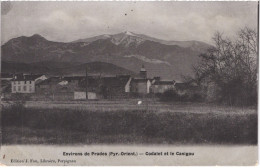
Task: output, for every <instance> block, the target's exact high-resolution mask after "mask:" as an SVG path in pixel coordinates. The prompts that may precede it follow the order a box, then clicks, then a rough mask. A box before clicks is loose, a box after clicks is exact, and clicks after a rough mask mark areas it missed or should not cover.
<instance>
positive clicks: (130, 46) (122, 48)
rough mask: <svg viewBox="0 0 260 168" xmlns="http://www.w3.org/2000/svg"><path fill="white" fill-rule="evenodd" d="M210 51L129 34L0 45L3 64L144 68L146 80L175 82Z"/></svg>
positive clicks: (195, 44) (36, 39)
mask: <svg viewBox="0 0 260 168" xmlns="http://www.w3.org/2000/svg"><path fill="white" fill-rule="evenodd" d="M209 47H211V46H210V45H208V44H206V43H203V42H199V41H184V42H180V41H164V40H159V39H156V38H152V37H149V36H146V35H142V34H136V33H133V32H129V31H127V32H122V33H118V34H113V35H108V34H106V35H100V36H95V37H91V38H85V39H80V40H77V41H74V42H69V43H63V42H53V41H49V40H47V39H45V38H44V37H42V36H41V35H39V34H35V35H33V36H30V37H25V36H21V37H17V38H14V39H11V40H9V41H8V42H7V43H5V44H4V45H2V61H5V62H16V63H26V64H32V63H39V62H55V63H62V64H60V65H59V66H61V65H65V64H64V63H72V64H74V63H79V62H80V63H81V64H83V63H88V62H103V63H104V62H106V63H110V64H113V65H116V66H118V67H123V68H124V69H126V70H129V71H132V72H135V73H138V71H139V69H140V67H141V65H142V64H144V65H145V67H146V69H147V70H148V76H149V77H153V76H161V77H162V78H165V79H175V80H177V79H181V76H182V75H185V76H187V75H189V76H191V75H193V70H192V67H193V65H196V64H197V63H198V62H199V61H200V58H199V55H200V54H201V53H203V52H205V51H206V50H207V49H208V48H209ZM17 66H18V65H17ZM75 68H77V67H75ZM32 70H33V69H32ZM110 70H111V69H110ZM71 72H72V71H71Z"/></svg>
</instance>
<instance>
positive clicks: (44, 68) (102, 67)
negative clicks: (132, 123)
mask: <svg viewBox="0 0 260 168" xmlns="http://www.w3.org/2000/svg"><path fill="white" fill-rule="evenodd" d="M1 67H2V69H1V72H3V73H18V72H20V73H21V72H22V73H35V74H46V75H55V76H56V75H85V74H86V67H87V71H88V74H90V75H103V76H107V75H120V74H128V75H135V73H134V72H132V71H129V70H127V69H124V68H121V67H118V66H115V65H113V64H110V63H105V62H90V63H84V64H80V63H62V62H61V63H60V62H38V63H15V62H5V61H3V62H2V65H1Z"/></svg>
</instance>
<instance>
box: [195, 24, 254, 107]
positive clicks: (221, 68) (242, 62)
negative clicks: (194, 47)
mask: <svg viewBox="0 0 260 168" xmlns="http://www.w3.org/2000/svg"><path fill="white" fill-rule="evenodd" d="M213 40H214V42H215V46H214V47H212V48H210V49H208V51H207V52H206V53H204V54H201V55H200V57H201V63H200V64H199V65H198V66H196V67H195V68H194V71H195V78H194V80H195V81H197V82H198V83H199V84H200V85H201V86H203V85H204V86H207V85H208V83H214V84H215V85H216V87H217V88H218V89H217V92H216V95H215V96H216V97H218V101H219V102H222V103H226V104H229V105H238V104H240V105H251V104H255V103H256V102H257V56H258V47H257V45H258V43H257V33H256V31H255V30H252V29H249V28H244V29H241V30H240V31H239V33H238V36H237V37H236V39H234V40H230V39H229V38H224V37H223V34H221V33H219V32H217V33H215V35H214V37H213Z"/></svg>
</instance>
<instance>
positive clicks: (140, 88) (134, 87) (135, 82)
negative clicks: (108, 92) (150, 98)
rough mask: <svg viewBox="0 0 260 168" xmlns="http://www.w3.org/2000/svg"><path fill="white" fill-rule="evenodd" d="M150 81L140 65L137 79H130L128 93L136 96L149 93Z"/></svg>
mask: <svg viewBox="0 0 260 168" xmlns="http://www.w3.org/2000/svg"><path fill="white" fill-rule="evenodd" d="M151 81H152V80H151V79H148V78H147V71H146V70H145V68H144V65H142V68H141V69H140V72H139V77H137V78H132V79H131V81H130V82H131V83H130V92H132V93H138V94H148V93H150V87H151V84H152V83H151Z"/></svg>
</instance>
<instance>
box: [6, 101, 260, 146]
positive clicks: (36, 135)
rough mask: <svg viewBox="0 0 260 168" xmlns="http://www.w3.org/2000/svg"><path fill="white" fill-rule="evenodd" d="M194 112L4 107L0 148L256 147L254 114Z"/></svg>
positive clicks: (255, 116)
mask: <svg viewBox="0 0 260 168" xmlns="http://www.w3.org/2000/svg"><path fill="white" fill-rule="evenodd" d="M176 107H177V106H176ZM200 109H201V110H200V111H198V113H189V112H157V111H156V110H154V111H153V110H144V109H140V110H138V109H134V110H130V109H128V110H124V109H121V110H112V111H110V112H107V111H106V110H99V111H91V110H87V109H75V108H71V109H66V108H64V109H56V108H50V109H46V108H45V109H44V108H17V106H11V107H8V108H7V107H5V108H3V110H2V137H3V139H2V143H3V144H94V143H98V144H100V143H102V144H111V143H116V144H118V143H122V144H128V143H129V144H150V143H152V144H163V143H166V144H256V143H257V114H256V113H240V114H236V113H235V114H234V113H230V112H229V111H227V112H226V113H217V112H216V113H214V112H212V113H201V111H203V106H201V107H200ZM219 109H220V108H219ZM206 110H207V111H209V109H206Z"/></svg>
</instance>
